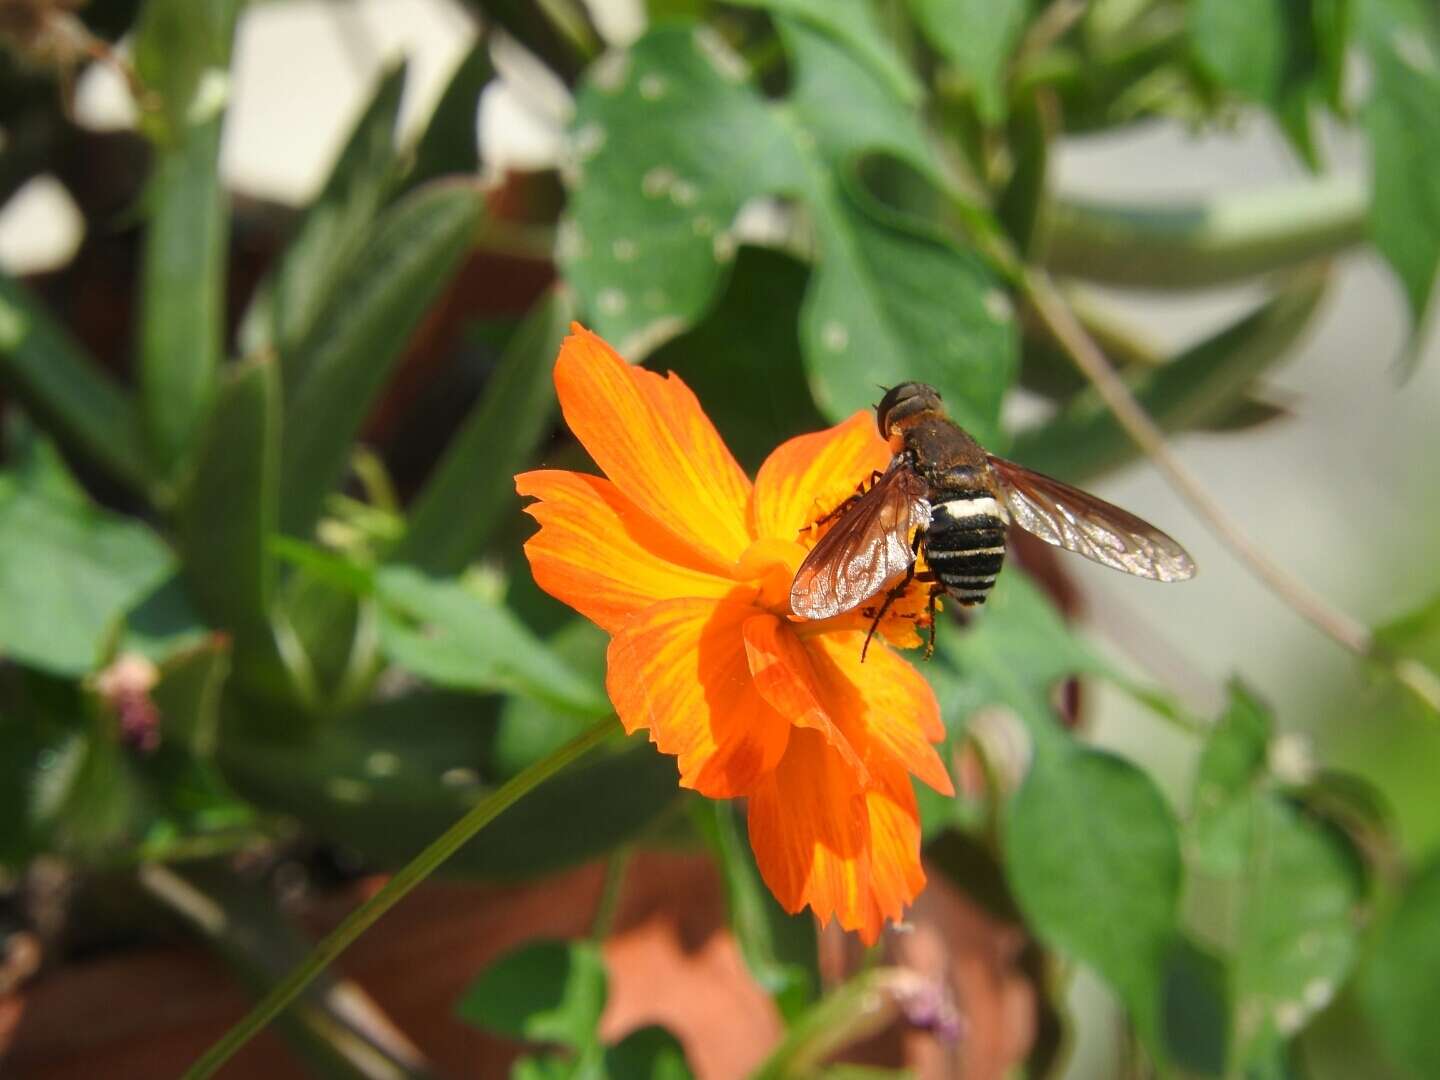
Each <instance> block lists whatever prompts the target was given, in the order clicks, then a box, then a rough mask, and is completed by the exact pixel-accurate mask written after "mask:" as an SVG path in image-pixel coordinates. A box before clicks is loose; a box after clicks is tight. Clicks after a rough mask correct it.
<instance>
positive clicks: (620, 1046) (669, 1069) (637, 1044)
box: [604, 1024, 694, 1080]
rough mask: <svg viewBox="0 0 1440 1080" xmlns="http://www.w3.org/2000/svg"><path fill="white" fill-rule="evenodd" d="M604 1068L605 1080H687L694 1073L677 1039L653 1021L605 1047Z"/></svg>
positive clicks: (689, 1079)
mask: <svg viewBox="0 0 1440 1080" xmlns="http://www.w3.org/2000/svg"><path fill="white" fill-rule="evenodd" d="M604 1069H605V1076H606V1077H608V1078H609V1080H621V1078H622V1077H623V1078H624V1080H631V1078H632V1077H633V1078H634V1080H691V1078H692V1077H693V1076H694V1073H692V1072H691V1071H690V1063H689V1062H688V1061H686V1060H685V1048H684V1047H683V1046H681V1045H680V1040H679V1039H677V1038H675V1036H674V1035H671V1034H670V1032H668V1031H666V1030H665V1029H664V1028H663V1027H658V1026H656V1025H653V1024H652V1025H651V1026H649V1027H643V1028H637V1029H636V1030H634V1031H632V1032H630V1034H628V1035H626V1036H625V1038H623V1039H621V1040H620V1041H619V1042H618V1043H616V1044H615V1045H614V1046H607V1047H606V1048H605V1059H604Z"/></svg>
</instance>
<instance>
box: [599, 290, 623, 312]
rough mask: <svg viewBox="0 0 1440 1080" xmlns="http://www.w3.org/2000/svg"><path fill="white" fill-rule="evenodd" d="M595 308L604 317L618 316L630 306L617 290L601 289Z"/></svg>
mask: <svg viewBox="0 0 1440 1080" xmlns="http://www.w3.org/2000/svg"><path fill="white" fill-rule="evenodd" d="M595 306H596V307H598V308H599V309H600V311H601V312H602V313H603V314H605V315H619V314H620V313H621V312H623V311H624V310H625V309H626V308H627V307H629V306H630V300H629V298H628V297H626V295H625V294H624V293H623V292H621V291H620V290H619V289H601V290H600V295H599V296H597V297H595Z"/></svg>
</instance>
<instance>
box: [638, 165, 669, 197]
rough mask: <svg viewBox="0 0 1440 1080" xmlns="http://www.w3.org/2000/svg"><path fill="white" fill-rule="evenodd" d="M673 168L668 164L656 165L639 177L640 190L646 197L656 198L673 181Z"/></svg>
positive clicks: (666, 189)
mask: <svg viewBox="0 0 1440 1080" xmlns="http://www.w3.org/2000/svg"><path fill="white" fill-rule="evenodd" d="M675 180H676V177H675V170H674V169H672V168H670V167H669V166H668V165H656V166H655V167H654V168H653V169H651V170H650V171H649V172H647V173H646V174H645V175H644V176H642V177H641V178H640V190H641V191H642V192H644V193H645V195H646V197H647V198H651V199H658V198H660V196H662V195H664V194H666V193H667V192H668V191H669V190H670V186H671V185H672V184H674V183H675Z"/></svg>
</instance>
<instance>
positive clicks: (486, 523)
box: [393, 289, 573, 574]
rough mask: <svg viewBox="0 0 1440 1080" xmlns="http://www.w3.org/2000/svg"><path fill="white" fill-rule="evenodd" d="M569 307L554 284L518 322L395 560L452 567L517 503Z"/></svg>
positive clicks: (546, 417)
mask: <svg viewBox="0 0 1440 1080" xmlns="http://www.w3.org/2000/svg"><path fill="white" fill-rule="evenodd" d="M572 314H573V311H572V307H571V302H570V298H569V294H568V292H567V291H565V290H563V289H552V290H551V291H550V292H548V293H546V294H545V296H543V297H542V298H541V299H540V300H539V302H538V303H537V304H536V305H535V307H534V308H533V309H532V311H531V312H530V314H529V315H528V316H527V317H526V319H525V321H524V322H523V323H521V325H520V326H519V327H518V328H517V329H516V330H515V332H514V335H513V336H512V337H511V339H510V341H509V342H508V343H507V344H506V346H505V352H504V354H503V355H502V357H501V360H500V365H499V367H498V368H496V370H495V372H494V373H493V374H492V375H491V376H490V381H489V383H488V385H487V386H486V388H485V394H484V397H483V398H482V399H481V401H480V403H479V404H478V405H476V407H475V408H474V409H473V410H472V411H471V413H470V416H469V417H468V418H467V419H466V421H465V424H464V426H463V427H462V428H461V429H460V431H459V432H457V433H456V435H455V437H454V439H453V440H452V441H451V443H450V446H449V448H448V449H447V450H446V452H445V456H444V457H443V458H442V459H441V460H440V462H439V464H437V465H436V466H435V469H434V471H433V472H432V473H431V475H430V479H429V480H428V481H427V482H426V484H425V487H424V489H423V490H422V491H421V492H420V494H419V495H418V496H417V497H416V498H415V501H414V502H413V503H412V504H411V507H410V511H409V525H408V526H407V528H406V530H405V538H404V539H403V540H402V541H401V542H400V545H399V547H398V548H397V550H396V551H395V553H394V555H393V559H394V561H396V562H403V563H410V564H411V565H414V566H417V567H419V568H420V569H422V570H426V571H429V572H430V573H436V574H445V573H456V572H458V571H460V570H462V569H463V568H464V567H465V566H466V565H467V564H468V563H469V562H471V561H472V560H473V559H475V558H476V557H477V556H478V555H479V554H480V553H481V552H482V551H483V550H484V549H485V545H486V544H487V543H488V542H489V540H490V539H491V538H492V536H493V535H494V533H495V529H496V527H497V526H498V525H499V524H500V523H501V522H502V521H503V520H504V512H505V511H506V510H507V509H509V508H512V507H513V506H514V505H515V474H516V473H517V472H518V471H520V469H521V468H522V467H523V466H524V465H525V464H526V463H527V462H528V461H529V460H530V458H531V455H532V453H533V452H534V450H535V447H536V445H537V444H538V443H539V442H540V440H541V438H542V437H544V435H545V434H546V433H547V432H548V431H549V430H550V426H551V424H552V422H553V420H554V416H555V391H554V388H553V386H552V372H553V371H554V361H555V354H556V352H557V351H558V350H559V348H560V342H561V340H562V339H563V338H564V336H565V333H566V328H567V327H568V325H569V323H570V319H571V317H572Z"/></svg>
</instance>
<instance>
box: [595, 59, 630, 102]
mask: <svg viewBox="0 0 1440 1080" xmlns="http://www.w3.org/2000/svg"><path fill="white" fill-rule="evenodd" d="M629 78H630V53H629V50H627V49H615V50H614V51H612V52H607V53H606V54H605V55H604V56H602V57H600V59H599V60H596V61H595V63H593V64H591V65H590V85H591V86H593V87H595V89H597V90H603V91H604V92H605V93H607V94H613V93H616V92H617V91H619V90H621V89H623V88H624V86H625V82H626V80H627V79H629Z"/></svg>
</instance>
